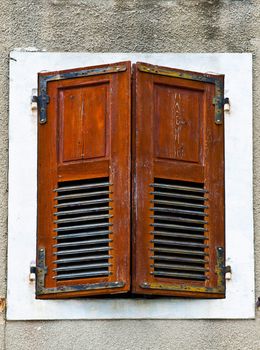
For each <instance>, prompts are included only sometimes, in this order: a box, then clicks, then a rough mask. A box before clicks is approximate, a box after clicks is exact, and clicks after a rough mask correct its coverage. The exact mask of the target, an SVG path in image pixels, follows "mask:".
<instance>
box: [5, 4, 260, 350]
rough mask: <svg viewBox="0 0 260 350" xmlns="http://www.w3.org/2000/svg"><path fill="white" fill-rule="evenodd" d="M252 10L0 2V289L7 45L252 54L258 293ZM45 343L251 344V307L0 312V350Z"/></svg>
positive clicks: (259, 43)
mask: <svg viewBox="0 0 260 350" xmlns="http://www.w3.org/2000/svg"><path fill="white" fill-rule="evenodd" d="M259 14H260V1H259V0H244V1H243V0H222V1H221V0H171V1H167V0H106V1H102V0H40V1H39V0H20V1H18V0H2V1H1V3H0V23H1V26H0V242H1V245H0V297H4V296H5V292H6V283H5V282H6V281H5V280H6V268H5V266H6V237H7V182H6V178H7V171H8V167H7V163H8V54H9V52H10V51H11V50H13V49H14V48H16V47H24V48H25V47H37V48H39V49H46V50H48V51H94V52H98V51H103V52H104V51H110V52H111V51H112V52H120V51H122V52H131V51H140V52H145V51H149V52H166V51H172V52H253V53H254V210H255V233H256V239H255V243H256V248H255V252H256V293H257V296H260V238H259V237H258V236H259V235H258V232H259V228H260V210H259V209H260V187H259V186H257V183H258V182H259V179H260V18H259ZM238 74H239V72H238ZM241 102H242V101H241ZM237 307H239V305H238V306H237ZM54 348H55V349H112V348H113V349H125V350H126V349H176V350H178V349H207V350H208V349H214V350H218V349H232V350H235V349H243V350H245V349H250V350H251V349H253V350H258V349H260V313H259V312H258V314H257V318H256V320H249V321H245V320H241V321H231V320H229V321H214V320H212V321H189V320H187V321H176V320H175V321H73V322H72V321H71V322H69V321H66V322H5V319H4V315H3V314H0V349H8V350H11V349H22V350H25V349H54Z"/></svg>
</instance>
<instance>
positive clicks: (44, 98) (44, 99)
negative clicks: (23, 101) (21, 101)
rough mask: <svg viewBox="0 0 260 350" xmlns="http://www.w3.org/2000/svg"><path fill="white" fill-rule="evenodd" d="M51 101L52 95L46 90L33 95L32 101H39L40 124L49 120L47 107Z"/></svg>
mask: <svg viewBox="0 0 260 350" xmlns="http://www.w3.org/2000/svg"><path fill="white" fill-rule="evenodd" d="M49 102H50V96H48V95H47V94H46V93H45V92H42V93H41V95H39V96H35V95H34V96H32V103H37V106H38V110H39V121H40V124H45V123H46V121H47V117H46V108H47V104H48V103H49Z"/></svg>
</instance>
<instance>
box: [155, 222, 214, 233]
mask: <svg viewBox="0 0 260 350" xmlns="http://www.w3.org/2000/svg"><path fill="white" fill-rule="evenodd" d="M150 226H153V227H159V228H160V227H162V228H169V229H180V230H187V231H199V232H207V231H208V230H207V229H206V228H203V227H196V226H185V225H174V224H164V223H153V224H150Z"/></svg>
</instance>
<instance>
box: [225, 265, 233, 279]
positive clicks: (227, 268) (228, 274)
mask: <svg viewBox="0 0 260 350" xmlns="http://www.w3.org/2000/svg"><path fill="white" fill-rule="evenodd" d="M225 278H226V280H231V278H232V269H231V266H230V265H228V266H225Z"/></svg>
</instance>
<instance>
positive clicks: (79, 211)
mask: <svg viewBox="0 0 260 350" xmlns="http://www.w3.org/2000/svg"><path fill="white" fill-rule="evenodd" d="M111 209H112V207H96V208H85V209H76V210H66V211H57V212H55V213H54V214H53V215H55V216H66V215H76V214H85V213H92V212H94V213H95V212H99V211H108V210H111Z"/></svg>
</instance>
